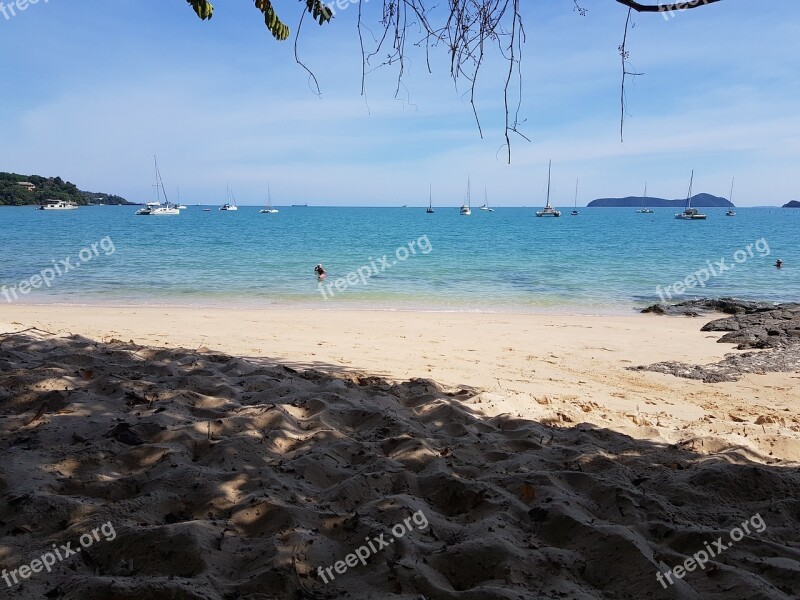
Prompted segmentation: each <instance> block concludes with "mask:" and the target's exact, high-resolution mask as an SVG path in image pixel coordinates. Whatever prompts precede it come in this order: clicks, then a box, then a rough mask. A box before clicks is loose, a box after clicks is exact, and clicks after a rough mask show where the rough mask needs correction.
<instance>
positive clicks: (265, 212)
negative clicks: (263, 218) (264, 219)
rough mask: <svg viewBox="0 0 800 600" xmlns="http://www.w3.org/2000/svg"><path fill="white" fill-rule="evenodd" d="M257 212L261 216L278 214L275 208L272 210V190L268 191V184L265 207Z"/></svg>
mask: <svg viewBox="0 0 800 600" xmlns="http://www.w3.org/2000/svg"><path fill="white" fill-rule="evenodd" d="M258 212H260V213H261V214H262V215H274V214H275V213H277V212H278V209H277V208H272V190H270V187H269V184H267V207H266V208H262V209H261V210H260V211H258Z"/></svg>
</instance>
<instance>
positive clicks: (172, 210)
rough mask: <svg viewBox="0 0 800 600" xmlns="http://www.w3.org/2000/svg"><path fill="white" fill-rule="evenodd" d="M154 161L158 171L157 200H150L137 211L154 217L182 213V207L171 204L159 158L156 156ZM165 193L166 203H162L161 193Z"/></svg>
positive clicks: (138, 213) (141, 214) (142, 214)
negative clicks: (162, 177) (159, 165)
mask: <svg viewBox="0 0 800 600" xmlns="http://www.w3.org/2000/svg"><path fill="white" fill-rule="evenodd" d="M153 163H154V165H155V172H156V184H155V188H156V201H155V202H148V203H147V204H146V205H145V207H144V208H140V209H139V210H137V211H136V214H137V215H140V216H154V217H163V216H172V215H179V214H181V211H180V209H178V208H177V207H176V206H175V205H174V204H170V203H169V200H168V199H167V190H166V189H164V181H163V180H162V179H161V171H159V169H158V159H157V158H156V157H155V156H154V157H153ZM162 193H163V194H164V203H163V205H162V203H161V194H162Z"/></svg>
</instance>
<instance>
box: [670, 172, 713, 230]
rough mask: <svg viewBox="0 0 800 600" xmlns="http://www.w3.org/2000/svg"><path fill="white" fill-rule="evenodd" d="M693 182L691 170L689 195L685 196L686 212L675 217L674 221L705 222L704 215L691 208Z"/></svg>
mask: <svg viewBox="0 0 800 600" xmlns="http://www.w3.org/2000/svg"><path fill="white" fill-rule="evenodd" d="M693 182H694V170H692V177H691V179H689V194H688V195H687V196H686V210H684V211H683V212H682V213H678V214H676V215H675V218H676V219H681V220H683V221H702V220H705V218H706V215H704V214H701V213H700V211H699V210H697V209H696V208H692V183H693Z"/></svg>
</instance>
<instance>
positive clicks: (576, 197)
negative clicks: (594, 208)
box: [575, 177, 580, 208]
mask: <svg viewBox="0 0 800 600" xmlns="http://www.w3.org/2000/svg"><path fill="white" fill-rule="evenodd" d="M579 181H580V179H579V178H577V177H576V178H575V208H578V182H579Z"/></svg>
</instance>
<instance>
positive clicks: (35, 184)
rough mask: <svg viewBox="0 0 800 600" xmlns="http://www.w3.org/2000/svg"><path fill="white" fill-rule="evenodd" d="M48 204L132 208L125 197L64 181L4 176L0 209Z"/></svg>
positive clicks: (1, 180) (59, 178)
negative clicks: (97, 191) (127, 206)
mask: <svg viewBox="0 0 800 600" xmlns="http://www.w3.org/2000/svg"><path fill="white" fill-rule="evenodd" d="M20 184H24V185H20ZM47 200H71V201H72V202H75V203H76V204H81V205H86V204H131V202H128V201H127V200H125V198H122V197H121V196H115V195H112V194H103V193H95V192H84V191H81V190H79V189H78V187H77V186H76V185H75V184H74V183H70V182H69V181H64V180H63V179H61V177H40V176H39V175H17V174H16V173H0V206H25V205H28V204H44V203H45V201H47Z"/></svg>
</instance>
